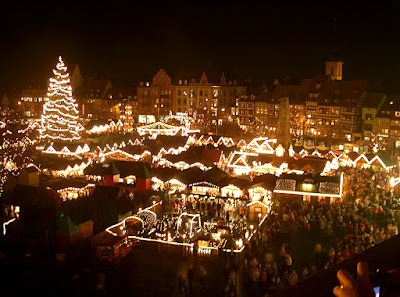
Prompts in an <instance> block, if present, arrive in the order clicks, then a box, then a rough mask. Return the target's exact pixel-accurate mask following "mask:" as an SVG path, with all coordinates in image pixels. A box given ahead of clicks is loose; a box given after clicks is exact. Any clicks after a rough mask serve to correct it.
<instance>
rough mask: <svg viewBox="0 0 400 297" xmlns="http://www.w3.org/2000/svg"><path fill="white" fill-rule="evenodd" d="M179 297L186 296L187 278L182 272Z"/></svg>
mask: <svg viewBox="0 0 400 297" xmlns="http://www.w3.org/2000/svg"><path fill="white" fill-rule="evenodd" d="M178 290H179V297H186V280H185V278H184V277H183V275H182V274H181V275H180V276H179V280H178Z"/></svg>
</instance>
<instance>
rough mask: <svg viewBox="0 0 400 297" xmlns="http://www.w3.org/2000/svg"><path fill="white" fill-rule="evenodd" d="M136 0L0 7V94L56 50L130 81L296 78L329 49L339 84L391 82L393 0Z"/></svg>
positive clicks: (399, 49) (396, 62)
mask: <svg viewBox="0 0 400 297" xmlns="http://www.w3.org/2000/svg"><path fill="white" fill-rule="evenodd" d="M143 2H144V1H141V2H139V3H136V2H117V3H115V4H107V5H106V4H104V3H97V4H94V2H92V3H93V4H92V5H89V4H81V2H71V3H54V4H52V6H51V7H50V6H45V5H41V4H37V2H35V3H33V4H32V3H30V4H23V5H22V4H15V5H14V6H13V7H10V8H9V9H8V10H7V11H4V13H3V15H2V18H1V19H0V38H1V39H0V40H1V41H2V43H1V47H0V61H1V65H0V90H7V89H10V88H13V87H27V86H29V85H36V84H39V83H43V82H45V81H46V80H47V79H48V78H49V76H50V75H51V70H52V69H53V68H54V66H55V64H56V63H57V58H58V55H60V54H61V55H62V56H63V58H64V61H65V62H66V63H68V64H78V65H79V67H80V69H81V72H82V74H83V76H84V77H87V76H90V75H93V74H95V73H101V74H103V76H104V77H106V78H109V79H111V81H112V82H113V81H114V82H115V81H121V82H123V83H131V82H132V83H133V82H136V81H140V80H146V79H149V78H151V77H152V76H153V75H154V74H156V72H157V71H158V70H159V69H160V68H164V69H165V70H166V72H167V73H174V72H175V71H177V70H179V69H181V68H192V67H200V68H201V67H206V66H207V67H208V66H212V67H214V68H216V69H217V70H219V71H221V72H222V71H224V72H226V73H230V72H235V73H237V74H238V75H241V76H242V77H243V78H251V79H252V80H256V81H266V80H271V79H273V78H274V77H277V76H279V77H282V76H285V75H292V76H294V77H296V78H298V79H302V78H307V77H313V76H315V75H317V74H321V73H323V71H324V60H325V59H326V58H327V57H328V56H329V55H330V54H331V52H332V51H333V50H338V52H339V53H340V55H341V56H342V57H343V60H344V66H343V74H344V79H345V80H348V79H370V80H388V79H393V80H398V79H400V38H399V37H400V3H397V2H395V1H386V2H383V3H379V4H378V3H376V4H375V5H371V4H369V3H367V1H364V2H361V1H346V2H344V1H343V2H342V1H330V0H324V1H265V3H263V4H262V5H261V6H260V4H259V3H257V2H254V3H253V2H251V1H250V2H248V1H246V2H241V3H239V4H237V3H235V2H226V1H209V2H207V1H202V2H196V4H194V3H191V2H182V3H181V2H172V3H169V6H168V4H167V3H166V2H160V3H157V2H151V3H143ZM349 2H350V3H349ZM334 19H336V33H335V34H334V33H333V28H334ZM334 35H335V36H334Z"/></svg>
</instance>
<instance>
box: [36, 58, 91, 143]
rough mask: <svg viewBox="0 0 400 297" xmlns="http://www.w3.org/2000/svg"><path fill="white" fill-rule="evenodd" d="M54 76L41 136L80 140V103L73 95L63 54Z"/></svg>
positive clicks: (50, 84)
mask: <svg viewBox="0 0 400 297" xmlns="http://www.w3.org/2000/svg"><path fill="white" fill-rule="evenodd" d="M58 60H59V62H58V64H57V66H56V69H54V70H53V73H54V76H53V77H52V78H50V80H49V87H48V93H47V96H48V97H49V101H48V102H46V103H45V104H44V105H43V115H42V125H41V129H40V138H42V139H48V140H61V141H73V140H79V139H80V136H79V131H81V130H83V127H82V125H80V124H79V123H78V116H79V112H78V104H77V103H76V100H75V98H73V96H72V87H71V83H70V78H69V73H68V72H67V67H66V66H65V64H64V62H63V60H62V58H61V56H60V57H59V58H58Z"/></svg>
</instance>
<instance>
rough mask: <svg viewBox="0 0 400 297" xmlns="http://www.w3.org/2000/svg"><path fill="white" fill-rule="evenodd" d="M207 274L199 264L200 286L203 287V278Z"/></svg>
mask: <svg viewBox="0 0 400 297" xmlns="http://www.w3.org/2000/svg"><path fill="white" fill-rule="evenodd" d="M206 276H207V271H206V270H205V269H204V267H203V265H200V285H201V288H202V289H204V288H205V278H206Z"/></svg>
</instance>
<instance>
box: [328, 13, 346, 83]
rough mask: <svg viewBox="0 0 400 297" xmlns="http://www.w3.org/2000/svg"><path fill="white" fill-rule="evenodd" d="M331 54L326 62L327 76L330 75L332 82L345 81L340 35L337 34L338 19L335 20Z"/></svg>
mask: <svg viewBox="0 0 400 297" xmlns="http://www.w3.org/2000/svg"><path fill="white" fill-rule="evenodd" d="M330 41H331V45H330V46H329V47H330V48H331V50H332V51H331V54H330V55H329V57H328V58H327V59H326V60H325V75H329V76H330V77H331V79H332V80H342V79H343V60H342V58H341V57H340V54H339V52H340V50H339V46H338V41H339V40H338V35H337V32H336V18H334V19H333V30H332V35H331V38H330Z"/></svg>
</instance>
